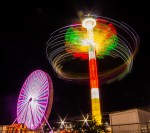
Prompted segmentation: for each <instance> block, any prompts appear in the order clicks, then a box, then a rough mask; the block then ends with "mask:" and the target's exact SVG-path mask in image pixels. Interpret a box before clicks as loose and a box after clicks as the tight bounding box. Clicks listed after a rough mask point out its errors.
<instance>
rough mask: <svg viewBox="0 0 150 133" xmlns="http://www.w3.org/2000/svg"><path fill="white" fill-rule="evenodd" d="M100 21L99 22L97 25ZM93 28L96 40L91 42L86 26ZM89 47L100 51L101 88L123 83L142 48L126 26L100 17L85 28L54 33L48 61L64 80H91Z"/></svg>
mask: <svg viewBox="0 0 150 133" xmlns="http://www.w3.org/2000/svg"><path fill="white" fill-rule="evenodd" d="M93 20H96V21H93ZM88 25H90V26H91V25H92V26H91V28H93V29H92V30H93V36H92V37H91V38H93V39H92V42H91V40H89V39H87V38H88V37H87V30H86V28H85V27H86V26H88ZM89 44H90V45H93V46H94V48H95V50H96V57H97V64H98V76H99V80H100V82H101V84H103V83H110V82H113V81H115V80H120V79H122V78H123V77H125V76H126V74H127V73H129V72H131V69H132V66H133V58H134V56H135V55H136V53H137V50H138V46H139V36H138V35H137V33H136V32H135V31H134V29H133V28H132V27H130V26H129V25H127V24H126V23H124V22H118V21H116V20H114V19H111V18H107V17H103V16H96V17H95V19H93V18H87V19H85V21H83V23H82V24H80V23H78V24H72V25H68V26H65V27H62V28H60V29H58V30H56V31H54V32H53V33H52V34H51V36H50V39H49V40H48V42H47V48H46V53H47V58H48V60H49V62H50V64H51V65H52V67H53V69H54V70H55V72H56V73H57V75H58V76H59V77H60V78H63V79H66V80H77V81H78V80H79V81H81V80H86V79H89V71H88V67H87V66H88V65H87V63H88V60H87V59H88V51H89Z"/></svg>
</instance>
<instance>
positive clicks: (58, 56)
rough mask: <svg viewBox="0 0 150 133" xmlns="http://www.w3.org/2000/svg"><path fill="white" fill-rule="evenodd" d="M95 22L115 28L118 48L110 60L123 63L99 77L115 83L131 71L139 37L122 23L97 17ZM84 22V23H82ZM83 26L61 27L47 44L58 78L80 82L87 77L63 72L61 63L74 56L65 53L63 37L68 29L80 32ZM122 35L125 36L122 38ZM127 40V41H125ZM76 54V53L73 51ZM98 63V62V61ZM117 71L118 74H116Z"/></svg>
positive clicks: (48, 56) (71, 53)
mask: <svg viewBox="0 0 150 133" xmlns="http://www.w3.org/2000/svg"><path fill="white" fill-rule="evenodd" d="M95 20H102V21H103V22H106V23H111V24H113V25H114V26H115V28H116V29H117V31H118V32H117V36H118V46H117V48H116V49H115V50H113V51H112V52H111V54H110V56H112V58H118V57H119V58H120V59H121V60H122V61H124V63H123V64H121V65H120V66H118V67H117V68H113V69H111V70H110V71H111V72H110V71H109V70H106V71H105V72H101V75H99V77H102V79H105V82H106V83H107V79H108V82H111V81H115V80H117V79H121V78H123V77H124V76H125V75H126V74H127V73H129V72H130V71H131V69H132V65H133V58H134V56H135V55H136V53H137V50H138V46H139V36H138V35H137V33H136V32H135V31H134V29H133V28H131V27H130V26H129V25H127V24H126V23H123V22H118V21H116V20H114V19H111V18H107V17H103V16H99V17H97V18H95ZM83 22H84V21H83ZM82 26H83V23H82V24H79V23H78V24H73V25H68V26H65V27H62V28H60V29H58V30H56V31H54V32H53V33H52V34H51V36H50V39H49V40H48V42H47V48H46V53H47V58H48V60H49V62H50V64H51V65H52V67H53V69H54V70H55V72H56V73H57V74H58V76H59V77H60V78H64V79H68V80H78V79H79V80H81V79H87V78H88V77H83V76H82V74H81V75H79V76H76V77H74V75H76V74H75V73H74V72H72V74H70V72H67V71H63V70H62V68H63V63H64V62H65V58H66V59H67V61H68V60H69V58H70V60H74V59H75V58H72V57H71V56H70V55H73V54H75V53H74V51H70V53H69V52H68V53H65V50H66V48H67V47H66V46H64V45H63V44H64V43H65V40H64V35H65V33H66V31H67V29H68V28H70V27H72V28H77V29H79V31H80V28H81V27H82ZM124 34H125V35H126V36H125V37H124ZM126 38H128V40H127V39H126ZM75 52H76V51H75ZM98 61H99V60H98ZM118 70H119V72H120V73H119V72H118ZM109 74H112V75H115V76H116V75H117V76H116V77H115V79H109V78H108V77H109Z"/></svg>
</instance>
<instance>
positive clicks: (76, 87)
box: [0, 0, 150, 125]
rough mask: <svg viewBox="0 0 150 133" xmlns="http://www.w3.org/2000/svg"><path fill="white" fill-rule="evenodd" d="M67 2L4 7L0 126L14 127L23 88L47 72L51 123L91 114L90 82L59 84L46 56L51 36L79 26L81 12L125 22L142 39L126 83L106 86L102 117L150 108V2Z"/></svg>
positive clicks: (1, 40) (1, 16)
mask: <svg viewBox="0 0 150 133" xmlns="http://www.w3.org/2000/svg"><path fill="white" fill-rule="evenodd" d="M63 2H64V1H63ZM63 2H61V3H60V1H53V2H47V3H46V2H43V1H42V2H35V3H34V4H31V3H29V2H26V3H24V2H21V3H3V4H1V9H0V10H1V11H0V13H1V15H0V18H1V19H0V21H1V28H0V31H1V36H0V37H1V39H0V47H1V49H0V50H1V52H0V53H1V87H0V125H1V124H11V123H12V122H13V121H14V120H15V118H16V109H17V100H18V96H19V92H20V90H21V87H22V85H23V83H24V81H25V80H26V78H27V77H28V75H29V74H30V73H31V72H33V71H34V70H36V69H41V70H43V71H45V72H47V73H48V74H49V75H50V76H51V78H52V81H53V86H54V99H53V100H54V102H53V106H52V111H51V114H50V117H49V121H51V120H54V119H58V115H60V116H61V117H62V118H64V117H65V116H66V115H68V117H71V116H75V115H81V112H82V113H90V111H91V103H90V89H89V88H90V87H89V83H88V82H86V83H85V82H69V81H65V80H62V79H59V78H58V77H57V75H56V74H55V73H54V71H53V69H52V67H51V65H50V64H49V61H48V59H47V57H46V42H47V41H48V39H49V37H50V33H52V32H53V31H54V30H56V29H58V28H61V27H63V26H66V25H69V24H72V23H73V22H76V21H80V19H79V16H78V12H79V11H82V12H83V13H85V14H88V13H91V14H96V15H98V16H100V15H101V16H105V17H109V18H113V19H115V20H118V21H120V22H121V21H122V22H125V23H127V24H128V25H130V26H131V27H132V28H133V29H134V30H135V31H136V32H137V33H138V35H139V37H140V46H139V50H138V53H137V55H136V56H135V59H134V63H133V68H132V72H131V73H129V74H128V75H127V76H126V77H125V78H124V79H122V80H121V81H116V82H114V83H111V84H107V85H102V86H101V90H100V91H101V104H102V105H101V106H102V112H104V113H105V112H112V111H119V110H125V109H130V108H137V107H144V106H148V105H150V78H149V74H150V72H149V68H150V63H149V57H150V56H149V47H150V37H149V31H150V27H149V21H148V20H149V19H150V15H149V14H148V3H143V2H142V1H135V2H132V3H130V2H131V0H126V1H119V0H103V1H98V0H97V1H94V0H93V1H88V0H85V1H84V2H83V1H78V2H74V1H65V2H64V3H63ZM87 67H88V66H87Z"/></svg>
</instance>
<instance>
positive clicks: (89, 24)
mask: <svg viewBox="0 0 150 133" xmlns="http://www.w3.org/2000/svg"><path fill="white" fill-rule="evenodd" d="M95 25H96V20H95V19H94V18H86V19H84V20H83V21H82V26H83V27H84V28H86V29H92V28H94V27H95Z"/></svg>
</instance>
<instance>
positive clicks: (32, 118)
mask: <svg viewBox="0 0 150 133" xmlns="http://www.w3.org/2000/svg"><path fill="white" fill-rule="evenodd" d="M30 110H31V115H30V117H31V120H32V123H33V124H32V126H35V122H34V118H35V117H34V116H33V111H32V107H31V104H30Z"/></svg>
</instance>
